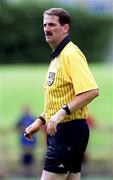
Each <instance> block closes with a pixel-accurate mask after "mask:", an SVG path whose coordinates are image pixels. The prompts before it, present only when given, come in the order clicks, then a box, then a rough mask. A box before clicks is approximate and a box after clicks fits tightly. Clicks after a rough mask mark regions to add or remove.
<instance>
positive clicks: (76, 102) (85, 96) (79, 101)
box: [68, 89, 99, 113]
mask: <svg viewBox="0 0 113 180" xmlns="http://www.w3.org/2000/svg"><path fill="white" fill-rule="evenodd" d="M98 95H99V90H98V89H94V90H91V91H88V92H84V93H81V94H79V95H77V96H76V97H75V98H74V99H73V100H72V101H71V102H70V103H68V107H69V110H70V112H71V113H72V112H74V111H77V110H78V109H81V108H82V107H84V106H86V105H87V104H89V103H90V102H91V101H92V100H93V99H94V98H95V97H97V96H98Z"/></svg>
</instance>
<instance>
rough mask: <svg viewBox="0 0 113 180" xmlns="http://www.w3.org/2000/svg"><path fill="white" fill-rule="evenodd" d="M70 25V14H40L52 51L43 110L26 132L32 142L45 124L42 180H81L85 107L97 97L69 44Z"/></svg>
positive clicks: (75, 50)
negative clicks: (44, 155) (45, 145)
mask: <svg viewBox="0 0 113 180" xmlns="http://www.w3.org/2000/svg"><path fill="white" fill-rule="evenodd" d="M70 23H71V17H70V14H69V13H68V12H67V11H66V10H64V9H62V8H51V9H49V10H46V11H45V12H44V14H43V28H44V33H45V39H46V42H47V43H48V44H49V45H50V47H51V48H52V54H51V62H50V67H49V69H48V73H47V77H46V83H45V108H44V112H42V114H40V115H39V116H38V117H37V119H36V120H35V122H34V123H32V124H31V125H30V126H28V127H27V128H26V130H25V136H26V137H27V138H28V139H29V140H31V139H32V135H33V134H34V133H36V132H37V131H38V130H39V129H40V127H41V126H42V125H44V124H45V123H46V124H47V143H48V149H47V153H46V157H45V164H44V169H43V172H42V177H41V180H53V179H54V180H80V175H81V163H82V158H83V155H84V152H85V149H86V147H87V143H88V139H89V127H88V125H87V122H86V119H87V117H88V109H87V104H89V103H90V102H91V101H92V100H93V99H94V98H96V97H97V96H98V95H99V90H98V86H97V84H96V82H95V80H94V78H93V75H92V73H91V71H90V69H89V67H88V64H87V60H86V58H85V56H84V54H83V53H82V52H81V50H80V49H79V48H78V47H77V46H76V45H75V44H74V43H73V42H72V41H71V40H70V37H69V30H70Z"/></svg>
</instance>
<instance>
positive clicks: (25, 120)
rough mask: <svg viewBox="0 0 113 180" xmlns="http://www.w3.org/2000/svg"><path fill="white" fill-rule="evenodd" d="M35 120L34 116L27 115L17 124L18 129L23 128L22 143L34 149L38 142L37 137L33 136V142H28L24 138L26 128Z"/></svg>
mask: <svg viewBox="0 0 113 180" xmlns="http://www.w3.org/2000/svg"><path fill="white" fill-rule="evenodd" d="M34 120H35V118H34V117H33V116H32V115H29V114H25V115H24V116H22V117H21V118H20V120H19V121H18V122H17V128H21V129H22V130H23V131H22V133H21V134H20V143H21V144H22V146H24V147H30V148H31V147H34V146H35V145H36V142H37V138H36V135H33V141H30V140H28V139H27V138H25V137H24V131H25V129H26V127H28V126H29V125H30V124H32V123H33V122H34Z"/></svg>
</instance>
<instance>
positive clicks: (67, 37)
mask: <svg viewBox="0 0 113 180" xmlns="http://www.w3.org/2000/svg"><path fill="white" fill-rule="evenodd" d="M69 42H70V38H69V36H66V37H65V38H64V39H63V41H62V42H61V43H60V44H59V45H58V47H57V48H56V49H55V50H54V51H53V52H52V53H51V60H52V59H54V58H55V57H57V56H58V55H59V54H60V53H61V51H62V50H63V49H64V47H65V46H66V45H67V44H68V43H69Z"/></svg>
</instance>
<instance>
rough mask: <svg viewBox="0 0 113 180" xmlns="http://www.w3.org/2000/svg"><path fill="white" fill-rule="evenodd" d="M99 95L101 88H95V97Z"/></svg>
mask: <svg viewBox="0 0 113 180" xmlns="http://www.w3.org/2000/svg"><path fill="white" fill-rule="evenodd" d="M97 96H99V89H95V90H94V97H97Z"/></svg>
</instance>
